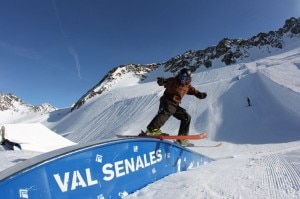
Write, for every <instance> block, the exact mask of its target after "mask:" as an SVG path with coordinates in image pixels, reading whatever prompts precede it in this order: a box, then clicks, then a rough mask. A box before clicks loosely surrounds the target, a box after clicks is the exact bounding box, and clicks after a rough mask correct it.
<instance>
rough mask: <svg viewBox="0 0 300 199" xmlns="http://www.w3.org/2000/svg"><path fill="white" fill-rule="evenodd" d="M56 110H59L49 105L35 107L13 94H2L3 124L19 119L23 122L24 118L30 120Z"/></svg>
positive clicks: (0, 110) (0, 112) (0, 105)
mask: <svg viewBox="0 0 300 199" xmlns="http://www.w3.org/2000/svg"><path fill="white" fill-rule="evenodd" d="M55 110H57V108H55V107H53V106H52V105H51V104H48V103H43V104H41V105H38V106H33V105H31V104H28V103H26V102H24V101H23V100H21V99H20V98H18V97H17V96H15V95H13V94H12V93H9V94H7V95H5V94H3V93H1V92H0V116H1V123H7V122H13V121H16V120H18V119H21V120H22V118H28V117H30V116H34V115H42V114H47V113H50V112H52V111H55ZM11 116H12V117H11Z"/></svg>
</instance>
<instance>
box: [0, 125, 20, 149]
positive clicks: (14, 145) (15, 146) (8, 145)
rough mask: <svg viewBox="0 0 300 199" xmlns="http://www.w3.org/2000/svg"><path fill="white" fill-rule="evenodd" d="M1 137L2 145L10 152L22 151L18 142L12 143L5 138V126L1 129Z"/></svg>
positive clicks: (0, 142)
mask: <svg viewBox="0 0 300 199" xmlns="http://www.w3.org/2000/svg"><path fill="white" fill-rule="evenodd" d="M0 135H1V138H0V144H1V145H3V146H5V148H7V149H9V150H21V145H20V144H18V143H16V142H11V141H9V140H8V139H6V138H5V127H4V126H2V127H1V131H0Z"/></svg>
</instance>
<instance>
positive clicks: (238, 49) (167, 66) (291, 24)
mask: <svg viewBox="0 0 300 199" xmlns="http://www.w3.org/2000/svg"><path fill="white" fill-rule="evenodd" d="M294 37H296V38H299V37H300V18H290V19H288V20H286V21H285V24H284V26H283V27H282V28H280V29H279V30H277V31H270V32H268V33H262V32H261V33H259V34H257V35H255V36H253V37H251V38H250V39H246V40H245V39H229V38H224V39H222V40H221V41H220V42H219V43H218V44H217V45H216V46H211V47H208V48H206V49H204V50H190V51H187V52H185V53H183V54H180V55H177V56H175V57H173V58H171V59H170V60H168V61H166V62H164V63H153V64H128V65H120V66H118V67H115V68H113V69H112V70H111V71H109V72H108V73H107V75H106V76H105V77H103V78H102V80H101V81H100V82H99V83H98V84H96V85H95V86H94V87H93V88H92V89H90V90H89V91H88V92H87V93H86V94H84V95H83V96H82V97H81V98H80V99H79V100H78V101H77V102H76V103H75V104H74V105H73V107H72V109H71V110H72V111H73V110H75V109H78V108H80V107H81V106H82V105H83V104H84V103H85V102H86V101H87V100H89V99H91V98H93V97H94V96H95V95H99V94H101V93H102V92H104V91H106V90H108V89H109V88H110V87H112V86H113V85H114V84H115V83H116V82H117V81H118V80H119V79H120V78H122V76H123V75H125V74H128V73H131V74H132V75H133V76H136V77H138V78H139V79H140V81H143V80H145V79H147V74H149V73H151V72H152V71H153V70H156V69H157V68H160V67H162V68H163V69H164V71H165V72H171V73H174V74H175V73H177V72H178V71H179V70H180V69H182V68H183V67H188V68H190V69H191V70H192V71H196V70H197V69H199V68H200V67H206V68H210V67H222V66H226V65H231V64H236V63H239V62H246V61H252V60H251V55H252V52H253V50H254V49H255V52H256V53H257V52H259V53H260V54H261V57H264V56H268V55H270V53H272V52H273V51H275V50H278V49H282V48H284V46H285V43H284V38H294Z"/></svg>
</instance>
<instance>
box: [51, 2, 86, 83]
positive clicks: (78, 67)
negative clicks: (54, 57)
mask: <svg viewBox="0 0 300 199" xmlns="http://www.w3.org/2000/svg"><path fill="white" fill-rule="evenodd" d="M52 5H53V10H54V13H55V16H56V18H57V21H58V25H59V29H60V32H61V34H62V36H63V37H64V38H65V39H66V40H68V38H69V37H68V35H67V33H66V32H65V30H64V28H63V25H62V22H61V19H60V16H59V12H58V8H57V5H56V1H55V0H52ZM68 50H69V53H70V54H71V55H72V56H73V58H74V60H75V64H76V70H77V75H78V78H79V79H81V72H80V68H81V67H80V62H79V58H78V54H77V52H76V51H75V49H74V48H72V47H71V46H69V48H68Z"/></svg>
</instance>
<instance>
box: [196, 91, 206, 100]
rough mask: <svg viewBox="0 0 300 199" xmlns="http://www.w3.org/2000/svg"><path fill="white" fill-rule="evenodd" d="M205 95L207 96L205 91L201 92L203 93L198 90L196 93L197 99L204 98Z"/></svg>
mask: <svg viewBox="0 0 300 199" xmlns="http://www.w3.org/2000/svg"><path fill="white" fill-rule="evenodd" d="M206 96H207V94H206V93H205V92H203V93H201V92H199V93H198V95H197V97H198V98H199V99H205V98H206Z"/></svg>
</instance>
